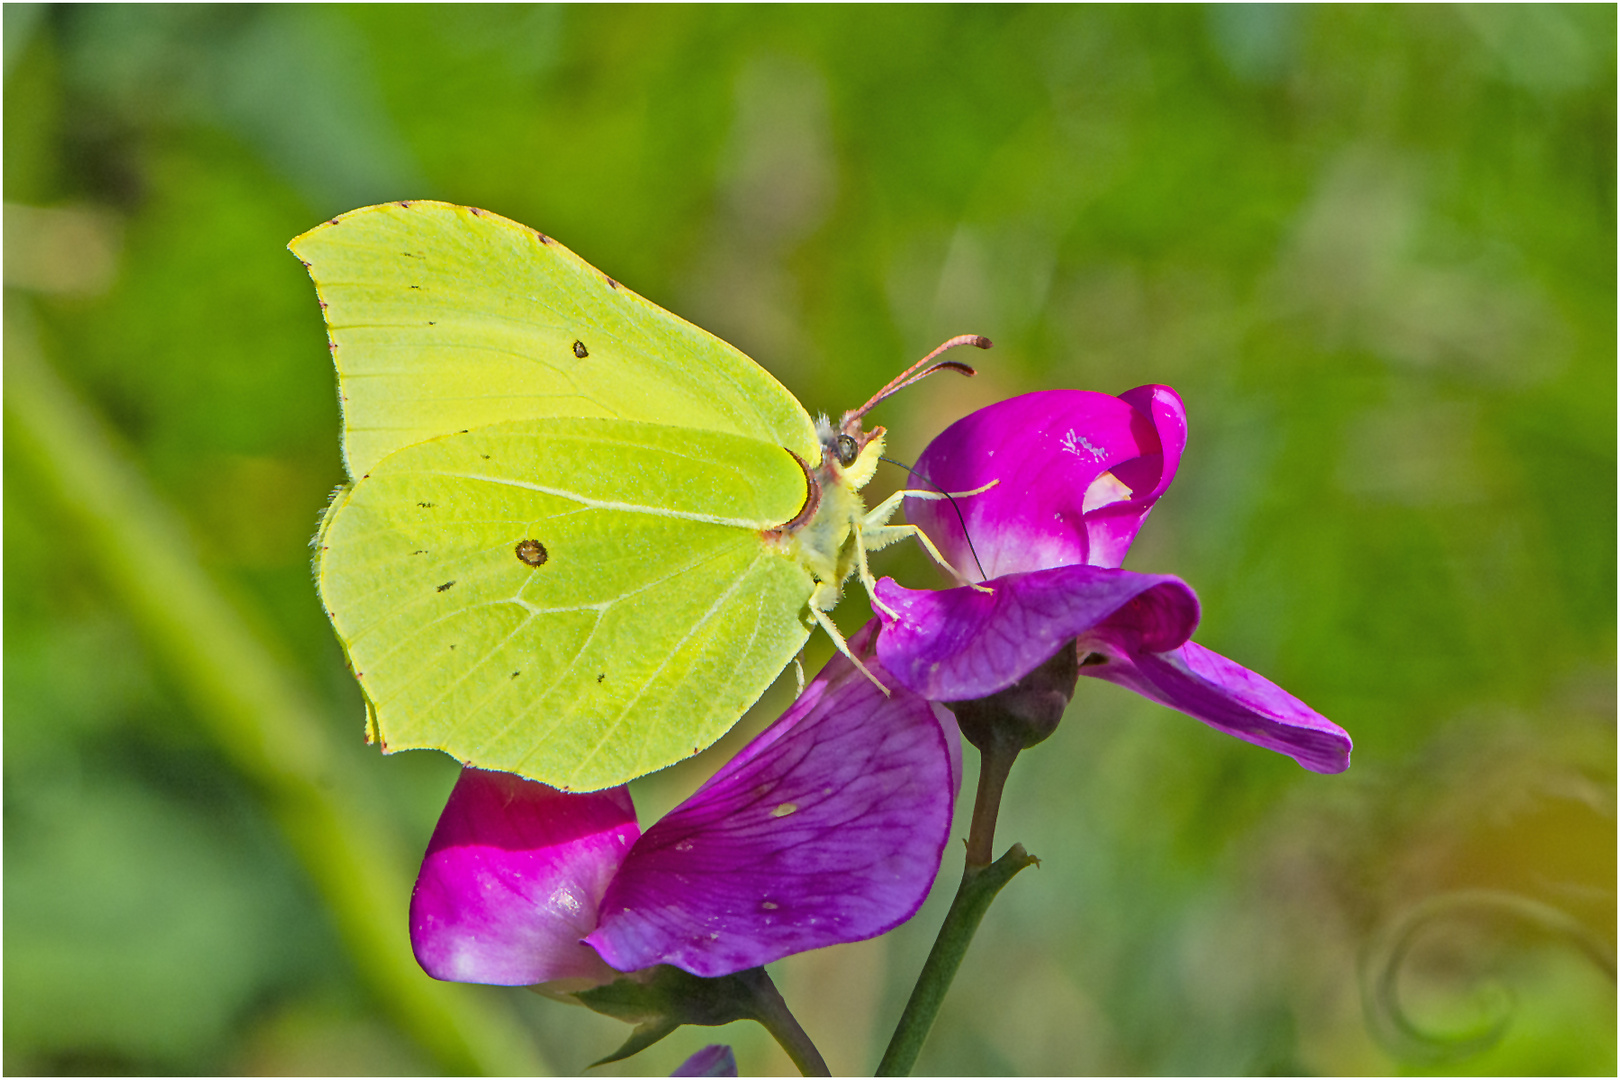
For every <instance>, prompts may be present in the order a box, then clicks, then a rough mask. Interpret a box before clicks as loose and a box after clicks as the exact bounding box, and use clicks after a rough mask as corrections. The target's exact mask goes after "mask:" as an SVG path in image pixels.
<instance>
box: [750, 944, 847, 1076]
mask: <svg viewBox="0 0 1620 1080" xmlns="http://www.w3.org/2000/svg"><path fill="white" fill-rule="evenodd" d="M737 977H738V978H740V979H743V980H744V981H746V982H747V983H748V984H749V985H750V987H751V988H752V989H753V991H754V1004H755V1006H756V1011H755V1013H754V1019H755V1020H758V1021H759V1023H760V1026H761V1027H763V1028H764V1029H765V1030H766V1031H768V1032H770V1033H771V1038H773V1039H775V1040H776V1044H777V1045H778V1046H780V1047H781V1048H782V1049H783V1050H784V1051H785V1052H786V1053H787V1056H788V1059H789V1060H790V1061H792V1062H793V1066H794V1068H796V1069H798V1070H799V1075H800V1076H831V1075H832V1073H831V1072H830V1071H829V1070H828V1069H827V1062H826V1061H825V1060H823V1059H822V1056H821V1051H819V1050H817V1049H816V1044H815V1043H813V1042H811V1041H810V1036H809V1035H808V1034H806V1033H805V1030H804V1028H802V1027H800V1026H799V1021H798V1018H797V1017H795V1016H794V1015H793V1013H792V1011H791V1010H789V1009H788V1007H787V1002H786V1001H783V1000H782V994H781V991H779V990H777V989H776V984H775V983H773V982H771V977H770V976H769V975H767V974H766V973H765V969H764V968H754V969H753V970H751V971H743V972H739V973H738V975H737Z"/></svg>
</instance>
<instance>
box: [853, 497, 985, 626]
mask: <svg viewBox="0 0 1620 1080" xmlns="http://www.w3.org/2000/svg"><path fill="white" fill-rule="evenodd" d="M995 483H996V481H991V483H989V484H987V485H985V487H982V488H977V489H975V490H973V491H968V492H963V493H962V494H963V495H977V494H978V493H979V492H981V491H984V490H986V489H987V488H989V487H994V486H995ZM908 496H909V497H913V498H924V499H943V498H947V497H948V496H945V495H942V494H940V493H939V492H937V491H897V492H895V493H894V494H893V495H891V496H889V497H888V498H887V499H884V500H883V501H882V502H881V503H879V504H878V505H876V506H874V507H873V508H872V509H871V510H869V511H867V513H866V516H865V517H864V518H862V519H861V520H860V522H859V524H858V525H857V527H856V528H855V530H854V532H855V547H856V552H857V566H858V568H859V570H860V574H861V584H863V585H865V586H866V591H867V593H868V594H870V595H871V596H872V602H873V603H874V604H877V605H878V606H879V607H881V608H882V609H883V611H884V612H886V613H887V614H889V615H891V616H892V615H893V614H894V612H892V611H890V610H889V609H888V608H887V607H886V606H884V605H883V604H882V603H881V602H880V601H879V600H878V598H877V595H876V593H875V592H874V590H875V589H876V588H877V581H876V579H875V578H873V576H872V571H871V568H870V567H869V566H867V563H866V552H868V551H878V550H880V549H882V548H886V547H888V546H889V545H890V544H893V543H897V542H898V541H900V540H903V539H905V538H906V537H908V536H915V537H916V538H917V540H918V542H919V543H921V544H922V546H923V550H924V551H926V552H928V554H929V555H930V556H931V557H932V558H933V560H934V561H935V562H936V563H938V564H939V565H940V566H941V567H942V568H943V569H944V570H945V572H946V573H947V574H949V575H951V577H953V578H955V579H956V581H957V583H958V584H961V585H966V586H968V587H969V588H971V589H976V590H978V591H979V592H990V591H991V590H990V589H989V588H988V587H986V586H984V585H981V584H979V583H978V582H976V581H974V580H972V579H971V578H969V577H968V576H967V575H966V574H963V573H962V572H961V571H960V570H958V569H957V568H956V567H954V566H952V565H951V563H950V560H948V559H946V558H945V556H944V555H942V554H940V551H939V548H937V547H935V546H934V542H933V541H932V540H930V539H929V538H928V534H927V533H925V532H923V531H922V530H921V529H920V528H918V527H917V526H915V525H890V524H888V521H889V518H891V517H893V516H894V512H895V510H896V509H898V508H899V506H900V501H901V500H902V499H905V498H907V497H908Z"/></svg>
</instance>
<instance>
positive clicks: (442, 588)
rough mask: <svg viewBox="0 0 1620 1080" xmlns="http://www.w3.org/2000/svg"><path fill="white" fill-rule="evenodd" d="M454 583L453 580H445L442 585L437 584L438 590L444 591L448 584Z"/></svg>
mask: <svg viewBox="0 0 1620 1080" xmlns="http://www.w3.org/2000/svg"><path fill="white" fill-rule="evenodd" d="M454 584H455V582H453V581H447V582H445V583H444V584H443V585H440V586H439V591H440V592H444V590H446V589H448V588H449V587H450V586H452V585H454Z"/></svg>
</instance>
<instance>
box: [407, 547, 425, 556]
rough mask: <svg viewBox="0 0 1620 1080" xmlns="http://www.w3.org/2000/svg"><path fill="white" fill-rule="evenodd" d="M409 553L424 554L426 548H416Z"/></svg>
mask: <svg viewBox="0 0 1620 1080" xmlns="http://www.w3.org/2000/svg"><path fill="white" fill-rule="evenodd" d="M411 554H412V555H426V554H427V548H417V549H416V550H415V551H413V552H411Z"/></svg>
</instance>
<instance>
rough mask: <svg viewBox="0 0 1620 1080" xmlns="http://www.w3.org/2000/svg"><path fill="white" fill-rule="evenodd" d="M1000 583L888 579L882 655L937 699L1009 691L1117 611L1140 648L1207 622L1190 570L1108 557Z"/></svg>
mask: <svg viewBox="0 0 1620 1080" xmlns="http://www.w3.org/2000/svg"><path fill="white" fill-rule="evenodd" d="M989 587H990V589H991V591H990V592H981V591H979V590H978V589H973V588H968V587H962V588H957V589H944V590H937V591H913V590H911V589H905V588H901V587H900V586H899V585H896V584H895V583H894V581H893V580H891V579H889V578H884V579H883V580H882V581H880V582H879V583H878V589H877V595H878V599H879V600H881V601H882V602H883V603H884V604H885V605H887V606H888V607H889V608H890V609H892V611H893V612H894V614H893V615H892V616H891V615H890V614H888V613H886V612H880V617H881V618H882V620H883V634H882V636H881V637H879V638H878V646H877V647H878V656H879V657H880V658H881V659H882V661H883V666H884V667H886V668H887V669H888V670H889V671H890V672H892V673H893V674H894V677H895V678H896V679H898V680H900V682H901V683H902V684H904V685H905V686H906V687H907V688H908V689H910V690H912V691H913V692H915V693H918V694H921V695H922V696H923V697H926V698H929V699H930V700H933V701H969V700H973V699H975V698H981V697H986V696H988V695H990V694H993V693H995V692H996V691H998V690H1003V689H1005V688H1006V687H1008V686H1011V685H1012V684H1013V683H1015V682H1017V681H1018V680H1019V679H1021V678H1023V677H1024V676H1025V675H1028V674H1029V673H1030V672H1031V671H1033V670H1035V668H1037V667H1039V666H1040V665H1041V664H1042V663H1043V662H1045V661H1046V660H1047V659H1049V658H1050V657H1051V656H1052V654H1054V653H1056V652H1057V651H1058V649H1059V648H1060V647H1061V646H1062V645H1063V644H1064V643H1066V642H1068V641H1070V640H1071V639H1073V638H1076V637H1078V636H1079V635H1081V634H1084V633H1086V632H1087V631H1090V630H1093V629H1095V628H1096V627H1098V626H1100V625H1102V624H1103V623H1105V622H1108V621H1110V620H1113V621H1117V622H1119V623H1120V627H1119V630H1118V633H1119V634H1120V635H1122V636H1124V637H1128V638H1129V639H1130V640H1131V641H1133V642H1137V643H1140V647H1142V648H1147V649H1152V650H1153V651H1163V650H1167V649H1174V648H1176V647H1177V646H1178V645H1180V644H1181V643H1182V642H1184V641H1186V640H1187V638H1188V637H1190V636H1191V635H1192V632H1193V627H1195V626H1197V625H1198V597H1197V596H1195V595H1194V594H1193V591H1192V589H1190V588H1189V587H1188V586H1187V584H1186V583H1185V582H1183V581H1182V580H1181V579H1180V578H1176V577H1171V576H1169V575H1166V574H1138V573H1134V572H1132V571H1130V570H1113V569H1108V568H1105V567H1100V566H1059V567H1055V568H1053V569H1050V570H1038V571H1035V572H1034V573H1028V574H1009V575H1007V576H1006V577H1001V578H997V579H995V580H994V581H992V582H990V583H989Z"/></svg>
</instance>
